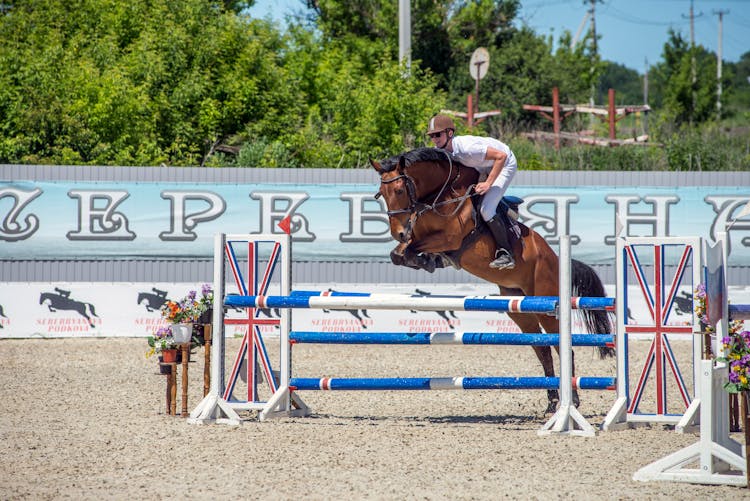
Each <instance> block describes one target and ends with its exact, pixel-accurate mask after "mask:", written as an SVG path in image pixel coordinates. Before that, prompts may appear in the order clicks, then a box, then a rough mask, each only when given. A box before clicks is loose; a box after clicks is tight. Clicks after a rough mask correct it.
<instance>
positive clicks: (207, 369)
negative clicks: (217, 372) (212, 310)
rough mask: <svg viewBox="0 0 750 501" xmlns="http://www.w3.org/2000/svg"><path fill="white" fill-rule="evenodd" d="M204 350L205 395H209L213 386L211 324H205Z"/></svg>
mask: <svg viewBox="0 0 750 501" xmlns="http://www.w3.org/2000/svg"><path fill="white" fill-rule="evenodd" d="M203 339H204V344H203V351H204V356H205V362H204V364H203V396H204V397H205V396H206V395H208V391H209V389H210V388H211V324H205V325H204V326H203Z"/></svg>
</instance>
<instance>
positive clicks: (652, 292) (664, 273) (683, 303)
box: [617, 237, 702, 423]
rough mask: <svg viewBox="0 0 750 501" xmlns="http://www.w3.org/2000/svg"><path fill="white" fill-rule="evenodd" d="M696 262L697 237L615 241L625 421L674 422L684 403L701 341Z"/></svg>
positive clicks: (691, 387) (692, 385)
mask: <svg viewBox="0 0 750 501" xmlns="http://www.w3.org/2000/svg"><path fill="white" fill-rule="evenodd" d="M700 263H701V245H700V239H699V238H676V237H666V238H664V239H663V240H660V242H659V243H657V244H654V242H653V238H651V239H646V238H644V239H642V240H639V239H638V238H628V239H627V241H625V242H624V243H623V244H621V245H619V246H618V266H619V267H620V268H621V269H620V270H619V273H621V277H622V279H621V280H620V281H619V285H618V287H620V288H621V289H622V290H618V291H617V294H618V298H622V299H621V300H622V301H623V303H624V304H623V310H622V314H621V315H619V318H618V324H619V325H618V334H619V335H621V336H624V342H625V347H626V350H625V353H626V354H627V355H626V357H627V358H626V364H625V366H626V367H627V370H626V371H625V375H626V378H627V381H626V383H625V388H626V392H627V420H628V421H647V422H664V423H678V422H679V421H680V420H681V419H682V417H683V415H684V414H685V412H686V411H687V410H688V408H689V407H690V404H691V402H692V400H693V396H694V395H695V392H696V388H695V382H696V381H697V380H698V378H697V372H698V367H697V366H696V364H695V360H699V359H700V355H701V346H702V343H701V339H700V336H697V335H695V334H694V333H695V332H698V331H699V330H700V329H699V328H697V320H696V318H695V313H694V309H695V308H694V305H693V294H694V291H695V289H696V287H697V286H698V284H699V283H700V275H701V265H700ZM618 300H619V299H618ZM682 367H685V368H686V371H687V372H685V371H684V370H682ZM631 371H632V372H631ZM686 378H687V379H686ZM644 409H646V410H644Z"/></svg>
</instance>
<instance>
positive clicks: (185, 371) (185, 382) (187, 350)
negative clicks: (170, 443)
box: [180, 343, 190, 417]
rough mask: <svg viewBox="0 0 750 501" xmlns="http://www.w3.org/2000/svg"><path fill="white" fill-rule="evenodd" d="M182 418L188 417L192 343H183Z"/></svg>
mask: <svg viewBox="0 0 750 501" xmlns="http://www.w3.org/2000/svg"><path fill="white" fill-rule="evenodd" d="M180 348H181V349H182V414H181V415H182V417H187V416H188V359H189V358H190V343H182V346H181V347H180Z"/></svg>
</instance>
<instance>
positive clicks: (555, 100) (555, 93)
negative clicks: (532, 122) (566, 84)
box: [552, 87, 560, 151]
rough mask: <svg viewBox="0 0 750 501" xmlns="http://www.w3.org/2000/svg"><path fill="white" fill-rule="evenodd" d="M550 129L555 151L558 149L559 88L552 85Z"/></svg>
mask: <svg viewBox="0 0 750 501" xmlns="http://www.w3.org/2000/svg"><path fill="white" fill-rule="evenodd" d="M552 131H553V132H554V133H555V151H560V89H558V88H557V87H552Z"/></svg>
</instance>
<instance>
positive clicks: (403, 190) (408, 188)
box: [370, 148, 476, 243]
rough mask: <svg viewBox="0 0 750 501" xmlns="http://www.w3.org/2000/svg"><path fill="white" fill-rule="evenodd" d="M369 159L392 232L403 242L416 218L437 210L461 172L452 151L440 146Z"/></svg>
mask: <svg viewBox="0 0 750 501" xmlns="http://www.w3.org/2000/svg"><path fill="white" fill-rule="evenodd" d="M370 163H371V165H372V167H373V168H374V169H375V171H376V172H377V173H378V174H379V175H380V190H379V191H378V193H377V194H376V195H375V197H376V198H377V197H381V196H382V197H383V200H385V204H386V207H387V210H388V217H389V222H390V226H391V235H392V236H393V238H394V239H396V240H397V241H399V242H402V243H409V242H410V241H411V240H412V237H413V234H412V233H413V230H414V225H415V224H416V221H417V218H419V216H421V215H422V214H424V213H425V212H428V211H434V210H435V209H436V207H437V205H436V204H437V202H439V201H440V200H441V199H442V198H444V196H445V195H447V194H449V192H452V191H453V188H454V186H453V185H454V184H455V182H456V180H457V179H458V173H459V167H458V165H457V164H454V163H453V161H452V160H451V158H450V156H449V154H448V153H447V152H445V151H444V150H440V149H437V148H418V149H416V150H412V151H409V152H407V153H404V154H402V155H397V156H394V157H391V158H389V159H387V160H383V161H382V162H380V163H379V162H375V161H373V160H370ZM469 170H471V171H473V172H476V171H474V170H473V169H469Z"/></svg>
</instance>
